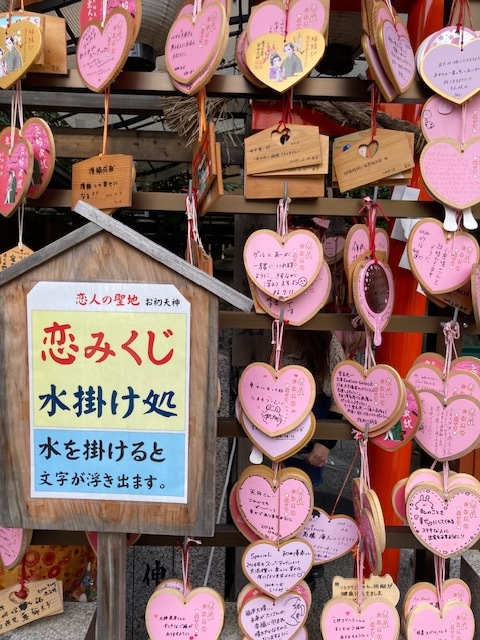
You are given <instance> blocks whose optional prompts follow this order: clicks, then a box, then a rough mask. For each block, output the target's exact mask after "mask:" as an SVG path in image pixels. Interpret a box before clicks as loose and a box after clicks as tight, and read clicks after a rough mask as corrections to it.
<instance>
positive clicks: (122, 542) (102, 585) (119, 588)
mask: <svg viewBox="0 0 480 640" xmlns="http://www.w3.org/2000/svg"><path fill="white" fill-rule="evenodd" d="M97 560H98V570H97V640H125V637H126V627H125V619H126V600H127V589H126V581H127V536H126V535H125V534H124V533H101V532H99V533H98V542H97Z"/></svg>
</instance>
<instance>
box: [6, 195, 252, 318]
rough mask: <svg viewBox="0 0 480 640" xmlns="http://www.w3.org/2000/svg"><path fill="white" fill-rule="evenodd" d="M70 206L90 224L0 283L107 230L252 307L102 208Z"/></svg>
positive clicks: (8, 271)
mask: <svg viewBox="0 0 480 640" xmlns="http://www.w3.org/2000/svg"><path fill="white" fill-rule="evenodd" d="M73 210H74V211H75V212H76V213H78V214H79V215H81V216H82V217H84V218H86V219H87V220H90V222H91V224H88V225H85V226H83V227H81V228H80V229H77V230H75V231H72V233H69V234H68V235H66V236H64V237H63V238H60V240H57V241H56V242H53V243H51V244H50V245H48V246H46V247H44V248H43V249H40V251H37V252H36V253H33V254H32V255H31V256H29V257H28V258H25V259H24V260H22V261H21V262H18V263H17V264H15V265H13V266H11V267H9V268H8V269H6V270H5V271H2V272H0V286H1V285H3V284H5V283H7V282H10V281H11V280H13V279H14V278H17V277H18V276H20V275H22V274H24V273H26V272H27V271H29V270H30V269H31V268H33V267H35V266H37V265H40V264H42V263H43V262H46V261H47V260H49V259H50V258H52V257H54V256H55V255H58V254H59V253H62V252H63V251H67V250H68V249H69V248H71V247H73V246H75V245H76V244H78V243H79V242H83V241H84V240H86V239H88V238H89V237H91V236H94V235H96V234H97V233H99V232H101V231H102V230H104V231H108V232H109V233H111V234H112V235H114V236H116V237H117V238H119V239H120V240H123V241H124V242H126V243H127V244H129V245H130V246H132V247H134V248H135V249H138V250H139V251H142V252H143V253H144V254H146V255H148V256H149V257H150V258H153V259H154V260H156V261H157V262H160V263H161V264H163V265H165V266H166V267H168V268H170V269H172V270H173V271H175V272H177V273H178V274H180V275H182V276H184V277H185V278H187V279H188V280H191V281H192V282H193V283H195V284H196V285H198V286H199V287H202V288H204V289H206V290H207V291H209V292H210V293H213V294H214V295H216V296H217V297H218V298H221V299H222V300H224V301H225V302H228V303H229V304H231V305H233V306H234V307H235V308H237V309H239V310H240V311H246V312H248V311H251V309H252V306H253V302H252V300H251V299H250V298H248V297H247V296H245V295H243V294H242V293H239V292H238V291H236V290H235V289H233V288H232V287H229V286H228V285H226V284H224V283H223V282H221V281H220V280H217V279H216V278H213V277H212V276H210V275H208V274H207V273H205V272H204V271H201V270H200V269H198V268H197V267H194V266H193V265H191V264H188V262H186V261H185V260H183V259H182V258H179V257H178V256H176V255H175V254H174V253H172V252H171V251H168V250H167V249H165V248H164V247H162V246H160V245H158V244H156V243H155V242H152V241H151V240H149V239H148V238H145V236H143V235H142V234H140V233H138V232H137V231H135V230H134V229H131V228H130V227H127V226H126V225H125V224H123V223H122V222H119V221H118V220H115V219H114V218H112V217H110V216H107V215H105V213H103V211H100V210H99V209H96V208H95V207H92V206H91V205H89V204H87V203H85V202H81V201H79V202H77V204H76V205H75V207H74V209H73Z"/></svg>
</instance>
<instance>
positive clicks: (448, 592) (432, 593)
mask: <svg viewBox="0 0 480 640" xmlns="http://www.w3.org/2000/svg"><path fill="white" fill-rule="evenodd" d="M441 586H442V589H441V592H442V602H441V603H439V602H438V589H437V587H436V586H435V585H434V584H431V583H430V582H417V583H416V584H414V585H412V586H411V587H410V589H409V590H408V591H407V593H406V594H405V599H404V601H403V612H404V617H405V619H406V618H407V616H408V614H409V613H410V611H411V610H412V609H413V608H414V607H416V606H417V605H421V604H430V605H432V606H434V607H437V609H438V608H440V609H442V608H443V607H444V606H445V605H446V604H447V603H448V602H464V603H465V604H467V605H468V606H470V603H471V593H470V588H469V586H468V585H467V583H466V582H464V581H463V580H460V578H450V579H449V580H445V582H443V584H442V585H441Z"/></svg>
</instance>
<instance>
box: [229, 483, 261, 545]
mask: <svg viewBox="0 0 480 640" xmlns="http://www.w3.org/2000/svg"><path fill="white" fill-rule="evenodd" d="M237 492H238V483H235V484H234V485H233V487H232V490H231V491H230V497H229V499H228V506H229V509H230V515H231V516H232V520H233V523H234V525H235V526H236V527H237V529H238V530H239V531H240V533H241V534H243V535H244V536H245V538H246V539H247V540H248V541H249V542H255V541H256V540H261V538H260V536H258V535H257V534H256V533H255V531H254V530H253V529H252V528H251V527H250V525H249V524H248V522H246V521H245V519H244V517H243V516H242V514H241V513H240V509H239V508H238V495H237Z"/></svg>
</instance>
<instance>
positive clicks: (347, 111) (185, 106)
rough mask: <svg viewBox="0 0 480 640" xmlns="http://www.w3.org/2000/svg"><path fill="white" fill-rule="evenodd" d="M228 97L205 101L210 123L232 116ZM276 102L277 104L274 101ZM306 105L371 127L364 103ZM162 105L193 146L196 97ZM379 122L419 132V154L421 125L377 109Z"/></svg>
mask: <svg viewBox="0 0 480 640" xmlns="http://www.w3.org/2000/svg"><path fill="white" fill-rule="evenodd" d="M228 102H229V99H227V98H208V97H207V100H206V102H205V112H206V118H207V121H209V122H219V121H220V120H225V119H229V118H232V116H231V115H230V114H229V112H228ZM272 104H274V103H273V102H272ZM302 106H304V107H306V108H309V109H311V110H312V111H318V112H320V113H323V114H324V115H325V116H327V117H328V118H330V119H331V120H334V121H335V122H338V123H339V124H342V125H345V126H349V127H352V128H358V129H368V128H370V113H371V111H370V105H369V104H364V103H361V102H341V101H339V102H330V101H327V100H319V101H317V100H308V101H306V102H303V103H302ZM161 107H162V109H163V114H164V118H165V122H166V124H167V126H168V127H169V128H170V129H171V130H172V131H175V132H176V133H177V135H178V136H179V137H180V138H182V140H184V141H185V144H186V145H187V146H189V145H190V144H192V143H193V142H194V141H195V140H196V139H197V138H198V106H197V99H196V97H195V96H193V97H186V98H179V97H177V96H165V97H163V98H161ZM377 124H378V126H379V127H383V128H384V129H394V130H396V131H412V132H413V133H414V134H415V147H414V150H415V154H417V155H418V154H419V153H420V152H421V151H422V149H423V147H424V146H425V138H424V137H423V134H422V131H421V129H420V127H418V126H416V125H414V124H412V123H411V122H409V121H408V120H401V119H399V118H392V117H391V116H389V115H387V114H386V113H383V112H382V111H378V112H377Z"/></svg>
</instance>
